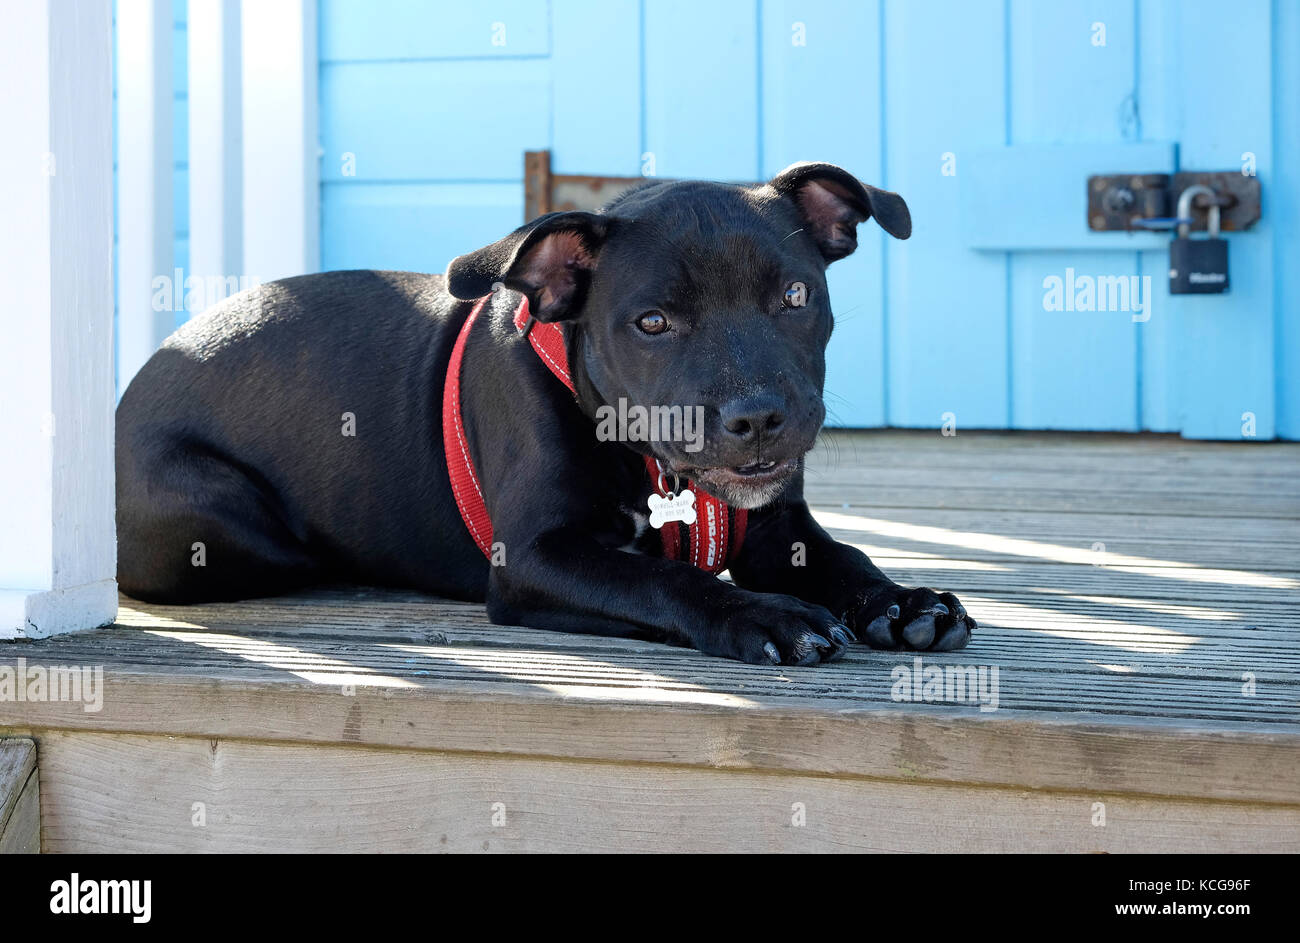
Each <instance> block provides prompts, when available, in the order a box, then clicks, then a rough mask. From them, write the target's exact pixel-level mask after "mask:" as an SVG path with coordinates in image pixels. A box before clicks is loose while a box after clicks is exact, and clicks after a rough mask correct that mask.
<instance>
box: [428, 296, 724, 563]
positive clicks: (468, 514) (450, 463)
mask: <svg viewBox="0 0 1300 943" xmlns="http://www.w3.org/2000/svg"><path fill="white" fill-rule="evenodd" d="M491 297H492V296H491V295H486V296H484V297H482V298H480V299H479V300H478V301H477V302H475V304H474V308H473V309H472V310H471V311H470V313H469V317H467V318H466V319H465V325H464V326H463V327H462V328H461V329H460V335H459V336H458V337H457V338H456V346H455V347H454V348H453V349H452V352H451V362H450V363H449V364H448V365H447V380H446V386H445V387H444V389H443V395H442V441H443V447H444V449H445V451H446V453H447V474H448V476H449V477H450V478H451V490H452V493H453V494H454V495H455V496H456V506H457V507H458V508H459V509H460V516H461V518H462V519H463V520H464V521H465V526H466V527H467V528H468V529H469V532H470V536H472V537H473V538H474V542H475V543H476V544H478V547H479V549H480V550H482V551H483V554H484V556H486V557H488V559H491V557H492V519H491V517H490V516H489V515H488V510H487V505H486V504H485V503H484V500H483V490H482V488H480V487H479V482H478V475H477V474H475V472H474V461H473V459H471V458H470V454H469V442H468V441H467V439H466V436H465V424H464V421H463V420H462V417H461V406H460V371H461V366H462V364H463V363H464V360H465V342H466V339H467V338H468V337H469V332H470V328H472V327H473V326H474V322H475V321H477V320H478V316H479V314H481V313H482V311H483V309H484V307H486V305H487V302H488V299H490V298H491ZM530 322H531V323H530ZM515 327H516V328H518V329H519V330H521V331H525V332H527V334H528V341H529V343H531V344H532V345H533V350H535V351H536V352H537V356H538V357H540V358H541V359H542V362H543V363H544V364H546V366H547V369H549V370H550V371H551V373H553V374H554V375H555V376H556V378H557V379H559V381H560V382H561V383H563V384H564V385H565V386H567V387H568V388H569V392H571V393H573V392H574V388H573V376H572V375H571V374H570V373H569V355H568V352H567V351H566V350H565V347H564V328H563V327H561V326H560V325H559V324H545V323H542V322H540V321H532V320H531V318H530V317H529V314H528V299H527V298H524V299H522V300H521V301H520V302H519V307H518V309H516V311H515ZM645 464H646V473H647V474H648V475H649V476H650V480H651V482H653V483H654V487H655V490H656V491H658V492H659V494H661V495H662V494H664V493H665V492H664V490H663V489H662V488H661V487H660V481H659V468H658V466H657V465H656V463H655V460H654V459H652V458H649V457H648V456H647V457H646V459H645ZM687 487H690V482H687ZM695 511H696V520H695V523H694V524H691V525H690V526H689V527H688V526H687V525H685V524H680V523H668V524H665V525H664V526H663V528H662V529H661V530H660V531H659V534H660V538H661V539H662V541H663V555H664V557H665V558H667V559H669V560H684V561H686V562H689V563H691V564H692V565H693V566H696V567H698V568H700V569H701V570H705V571H707V572H709V573H721V572H722V571H723V570H725V569H726V568H727V564H728V563H730V562H731V561H732V560H734V559H735V558H736V555H737V554H738V553H739V552H740V547H741V545H742V544H743V543H744V540H745V526H746V523H747V520H748V512H747V511H744V510H741V509H738V508H731V507H728V506H727V505H726V504H724V503H723V502H722V501H719V500H718V499H717V498H715V497H713V496H712V495H711V494H708V493H706V492H703V491H696V492H695Z"/></svg>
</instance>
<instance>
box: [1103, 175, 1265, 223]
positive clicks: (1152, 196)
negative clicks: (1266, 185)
mask: <svg viewBox="0 0 1300 943" xmlns="http://www.w3.org/2000/svg"><path fill="white" fill-rule="evenodd" d="M1196 186H1201V187H1209V188H1210V190H1211V191H1212V193H1213V195H1212V196H1211V197H1209V198H1207V197H1206V196H1205V195H1204V194H1201V195H1200V196H1197V197H1196V198H1195V199H1194V200H1193V201H1192V207H1191V209H1192V211H1193V212H1192V214H1191V216H1190V217H1189V218H1190V220H1191V222H1190V226H1191V228H1192V230H1193V231H1196V232H1202V231H1204V230H1206V229H1207V228H1208V227H1209V212H1208V211H1209V206H1210V205H1211V204H1213V205H1215V206H1217V207H1218V208H1219V228H1220V229H1221V230H1222V231H1223V232H1241V231H1242V230H1244V229H1249V228H1250V227H1251V226H1253V225H1255V223H1256V222H1258V221H1259V215H1260V210H1259V178H1258V177H1255V176H1251V175H1248V174H1243V173H1242V172H1241V171H1239V170H1225V171H1218V172H1193V171H1185V172H1183V173H1176V174H1173V175H1172V176H1171V175H1169V174H1099V175H1097V176H1093V177H1089V178H1088V228H1089V229H1091V230H1092V231H1093V232H1116V231H1122V232H1140V231H1143V230H1152V229H1155V230H1161V229H1168V230H1171V229H1175V228H1177V227H1178V226H1179V225H1180V224H1181V223H1182V220H1181V219H1180V218H1179V217H1178V216H1173V215H1171V212H1172V211H1174V210H1176V209H1177V203H1178V199H1179V197H1180V196H1181V195H1182V194H1183V193H1185V192H1186V191H1187V189H1188V188H1189V187H1196Z"/></svg>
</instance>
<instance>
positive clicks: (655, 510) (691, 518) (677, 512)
mask: <svg viewBox="0 0 1300 943" xmlns="http://www.w3.org/2000/svg"><path fill="white" fill-rule="evenodd" d="M649 504H650V526H651V527H653V528H654V529H655V530H658V529H659V528H661V527H663V526H664V525H665V524H667V523H668V522H669V521H683V522H685V523H686V524H687V525H688V526H689V525H691V524H694V523H695V492H694V491H691V490H690V489H689V488H687V489H685V490H683V491H680V492H678V493H677V494H669V495H667V496H666V497H665V496H661V495H657V494H654V493H653V492H652V493H651V495H650V500H649Z"/></svg>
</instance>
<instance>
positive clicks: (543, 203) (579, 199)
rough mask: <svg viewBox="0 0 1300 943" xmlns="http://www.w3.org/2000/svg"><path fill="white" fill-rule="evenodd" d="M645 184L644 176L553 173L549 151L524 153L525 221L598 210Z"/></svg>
mask: <svg viewBox="0 0 1300 943" xmlns="http://www.w3.org/2000/svg"><path fill="white" fill-rule="evenodd" d="M645 181H646V178H645V177H609V176H601V175H597V174H553V173H551V152H550V151H524V222H528V221H529V220H531V219H536V218H537V217H538V216H542V215H544V214H546V213H555V212H560V211H566V212H567V211H572V210H586V211H587V212H591V211H593V210H597V209H599V208H600V207H602V206H604V205H605V204H606V203H608V202H609V201H610V200H612V199H614V197H616V196H618V195H619V194H620V193H622V192H623V191H625V190H630V189H631V188H632V187H634V186H636V185H637V184H639V183H644V182H645Z"/></svg>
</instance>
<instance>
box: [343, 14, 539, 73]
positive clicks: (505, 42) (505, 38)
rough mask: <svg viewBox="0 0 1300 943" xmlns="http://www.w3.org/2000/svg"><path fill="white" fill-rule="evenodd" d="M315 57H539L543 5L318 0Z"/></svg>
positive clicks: (352, 58)
mask: <svg viewBox="0 0 1300 943" xmlns="http://www.w3.org/2000/svg"><path fill="white" fill-rule="evenodd" d="M319 24H320V53H319V54H320V59H321V61H322V62H346V61H357V60H363V61H367V60H381V59H445V58H479V57H485V58H492V59H503V58H509V57H512V56H545V55H547V54H548V52H549V51H550V50H549V35H548V28H547V27H548V24H547V8H546V4H544V3H537V2H536V0H493V2H492V3H490V4H487V3H485V4H479V3H458V2H455V0H437V2H430V0H365V2H358V0H322V2H321V5H320V11H319Z"/></svg>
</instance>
